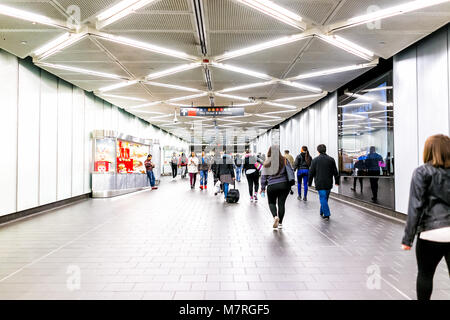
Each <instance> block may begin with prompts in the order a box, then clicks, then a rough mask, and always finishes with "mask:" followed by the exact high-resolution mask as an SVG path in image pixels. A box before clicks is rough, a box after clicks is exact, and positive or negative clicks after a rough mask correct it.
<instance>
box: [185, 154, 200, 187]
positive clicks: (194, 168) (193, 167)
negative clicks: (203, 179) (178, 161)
mask: <svg viewBox="0 0 450 320" xmlns="http://www.w3.org/2000/svg"><path fill="white" fill-rule="evenodd" d="M187 162H188V164H187V170H188V172H189V182H190V183H191V189H194V188H195V182H196V181H197V173H198V164H199V160H198V158H197V156H196V155H195V152H191V156H190V157H189V159H188V161H187Z"/></svg>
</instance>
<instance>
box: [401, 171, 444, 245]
mask: <svg viewBox="0 0 450 320" xmlns="http://www.w3.org/2000/svg"><path fill="white" fill-rule="evenodd" d="M444 227H450V168H447V169H444V168H435V167H433V166H431V165H429V164H424V165H422V166H420V167H418V168H417V169H416V170H415V171H414V173H413V177H412V180H411V188H410V191H409V205H408V220H407V222H406V227H405V235H404V236H403V240H402V244H404V245H407V246H412V243H413V242H414V237H415V235H416V234H419V233H420V232H423V231H428V230H433V229H439V228H444Z"/></svg>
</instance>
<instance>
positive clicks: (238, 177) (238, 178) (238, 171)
mask: <svg viewBox="0 0 450 320" xmlns="http://www.w3.org/2000/svg"><path fill="white" fill-rule="evenodd" d="M241 172H242V166H240V167H236V180H237V181H241Z"/></svg>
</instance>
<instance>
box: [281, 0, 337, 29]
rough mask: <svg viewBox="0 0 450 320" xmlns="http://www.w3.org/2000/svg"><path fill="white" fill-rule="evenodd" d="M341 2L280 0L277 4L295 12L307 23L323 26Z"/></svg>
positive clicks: (333, 0)
mask: <svg viewBox="0 0 450 320" xmlns="http://www.w3.org/2000/svg"><path fill="white" fill-rule="evenodd" d="M339 2H340V1H339V0H302V1H298V0H278V1H276V3H277V4H278V5H280V6H282V7H283V8H286V9H288V10H291V11H292V12H295V13H296V14H298V15H299V16H301V17H302V18H303V19H304V20H305V21H308V22H311V23H314V24H317V25H321V24H322V23H324V22H325V21H326V19H327V18H328V16H329V15H330V14H331V12H333V9H334V8H335V7H336V5H337V4H338V3H339Z"/></svg>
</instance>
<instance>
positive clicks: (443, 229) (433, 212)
mask: <svg viewBox="0 0 450 320" xmlns="http://www.w3.org/2000/svg"><path fill="white" fill-rule="evenodd" d="M423 162H424V164H423V165H422V166H420V167H418V168H417V169H416V170H415V171H414V173H413V176H412V180H411V187H410V191H409V205H408V220H407V222H406V227H405V235H404V236H403V239H402V249H403V250H411V247H412V244H413V242H414V238H415V237H416V235H417V243H416V257H417V269H418V273H417V284H416V287H417V299H418V300H430V298H431V293H432V292H433V277H434V273H435V272H436V268H437V266H438V264H439V262H440V261H441V260H442V258H443V257H444V258H445V260H446V262H447V268H448V270H449V273H450V138H449V137H448V136H446V135H443V134H437V135H434V136H431V137H429V138H428V139H427V140H426V141H425V147H424V150H423Z"/></svg>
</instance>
